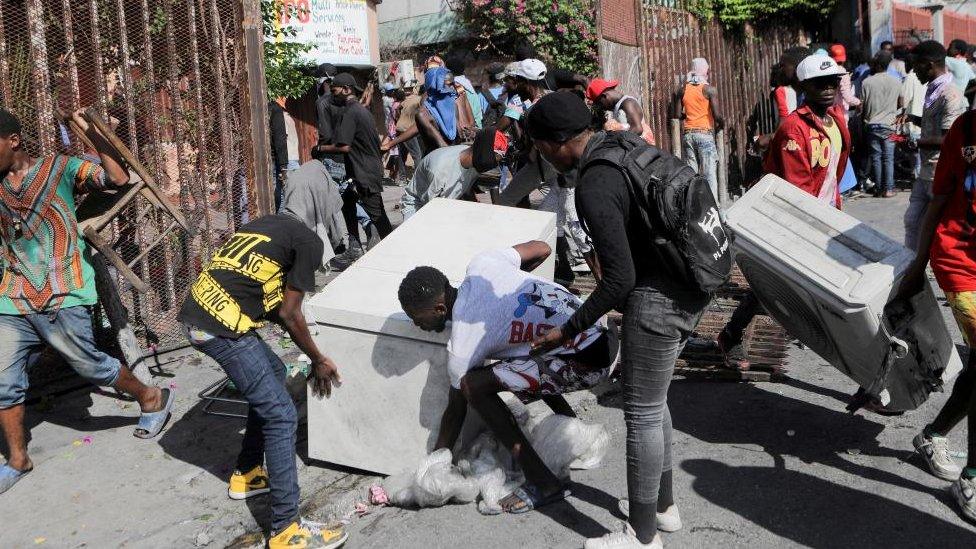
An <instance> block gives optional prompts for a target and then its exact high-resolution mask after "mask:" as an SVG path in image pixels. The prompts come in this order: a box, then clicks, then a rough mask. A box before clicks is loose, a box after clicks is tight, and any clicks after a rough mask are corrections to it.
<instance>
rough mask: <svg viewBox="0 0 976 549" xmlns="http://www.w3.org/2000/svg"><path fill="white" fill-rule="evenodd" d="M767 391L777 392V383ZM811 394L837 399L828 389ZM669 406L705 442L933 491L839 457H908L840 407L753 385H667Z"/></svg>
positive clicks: (677, 424) (680, 424)
mask: <svg viewBox="0 0 976 549" xmlns="http://www.w3.org/2000/svg"><path fill="white" fill-rule="evenodd" d="M794 383H798V384H800V385H803V386H806V385H809V384H806V383H803V382H794ZM703 385H707V387H704V386H703ZM768 387H770V388H773V389H775V385H769V386H768ZM811 387H812V386H811ZM815 392H817V393H819V394H822V395H825V396H828V397H836V396H837V395H834V394H832V393H835V392H834V391H829V390H817V391H815ZM706 393H710V398H709V403H708V405H703V402H702V399H701V395H703V394H706ZM669 405H670V407H671V420H672V423H673V425H674V428H675V429H676V430H678V431H681V432H683V433H686V434H688V435H690V436H692V437H695V438H697V439H699V440H702V441H704V442H708V443H711V444H743V445H758V446H761V447H762V450H763V452H765V453H767V454H769V455H770V456H773V457H774V458H777V459H781V458H782V457H783V456H793V457H795V458H797V459H799V460H801V461H803V462H805V463H819V464H822V465H826V466H829V467H833V468H835V469H838V470H840V471H844V472H846V473H849V474H851V475H855V476H857V477H861V478H865V479H869V480H873V481H875V482H883V483H886V484H891V485H893V486H899V487H902V488H906V489H909V490H915V491H919V492H928V493H932V492H933V489H932V488H930V487H928V486H926V485H924V484H920V483H918V482H915V481H912V480H910V479H907V478H905V477H903V476H902V475H899V474H895V473H892V472H889V471H885V470H882V469H876V468H874V467H868V466H866V465H862V464H859V463H855V462H853V461H851V460H849V459H846V458H844V457H841V455H840V454H842V453H851V454H853V455H858V456H874V457H889V458H895V459H900V460H903V459H905V458H906V457H908V455H909V454H908V453H907V452H906V451H904V450H895V449H892V448H885V447H883V446H881V445H880V444H879V442H878V435H879V434H880V433H881V432H882V431H883V430H884V429H885V425H884V424H881V423H876V422H874V421H871V420H870V419H868V418H867V417H865V416H863V415H860V414H855V415H851V414H848V413H847V412H846V411H844V410H843V409H842V408H839V407H838V409H831V408H828V407H825V406H822V405H818V404H811V403H808V402H804V401H802V400H797V399H795V398H791V397H788V396H785V395H780V394H777V393H775V392H772V391H771V390H770V391H766V390H763V389H759V388H757V387H756V386H755V385H751V384H735V385H732V384H715V383H708V384H703V383H700V382H691V381H675V382H673V383H672V384H671V393H670V399H669ZM676 461H680V456H676ZM827 484H829V483H827Z"/></svg>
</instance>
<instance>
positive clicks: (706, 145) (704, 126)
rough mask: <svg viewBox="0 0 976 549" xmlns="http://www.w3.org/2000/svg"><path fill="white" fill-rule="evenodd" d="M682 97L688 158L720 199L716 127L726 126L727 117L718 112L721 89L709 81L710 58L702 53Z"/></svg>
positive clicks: (694, 62)
mask: <svg viewBox="0 0 976 549" xmlns="http://www.w3.org/2000/svg"><path fill="white" fill-rule="evenodd" d="M678 97H679V98H680V100H679V101H677V108H678V118H680V119H682V120H684V153H685V158H684V159H685V161H686V162H688V165H689V166H691V167H692V168H693V169H694V170H695V171H697V172H698V173H700V174H703V175H704V176H705V178H706V179H708V186H709V187H710V188H711V189H712V194H713V195H715V197H716V199H718V147H717V146H716V145H715V130H717V129H721V128H722V124H723V121H722V117H721V116H719V114H718V112H719V111H718V91H716V89H715V87H714V86H710V85H708V61H705V60H704V59H702V58H701V57H697V58H695V59H693V60H692V61H691V71H690V72H688V76H687V77H686V81H685V85H684V87H683V88H682V89H681V91H679V92H678Z"/></svg>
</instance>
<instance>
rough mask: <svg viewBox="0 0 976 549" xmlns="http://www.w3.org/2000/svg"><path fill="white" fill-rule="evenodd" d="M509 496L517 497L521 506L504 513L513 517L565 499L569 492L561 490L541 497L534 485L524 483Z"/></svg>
mask: <svg viewBox="0 0 976 549" xmlns="http://www.w3.org/2000/svg"><path fill="white" fill-rule="evenodd" d="M511 495H513V496H515V497H517V498H518V499H519V500H520V501H521V502H522V504H523V505H522V506H521V507H512V508H510V509H507V510H506V511H507V512H509V513H511V514H513V515H521V514H522V513H528V512H529V511H532V510H534V509H538V508H539V507H542V506H544V505H549V504H550V503H555V502H557V501H561V500H564V499H566V496H568V495H569V490H567V489H561V490H559V491H557V492H554V493H552V494H550V495H548V496H545V497H543V495H542V493H540V492H539V488H538V487H537V486H536V485H534V484H528V483H526V484H523V485H522V486H519V487H518V488H516V489H515V490H514V491H513V492H512V493H511ZM516 505H517V504H516Z"/></svg>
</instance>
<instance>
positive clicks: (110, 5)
mask: <svg viewBox="0 0 976 549" xmlns="http://www.w3.org/2000/svg"><path fill="white" fill-rule="evenodd" d="M243 4H244V2H241V1H240V0H14V1H12V0H0V100H2V104H3V106H4V107H5V108H7V109H9V110H11V111H12V112H14V113H15V114H16V115H17V116H18V117H19V118H20V119H21V121H22V123H23V126H24V137H25V138H26V141H27V144H28V150H29V152H30V153H31V154H32V155H34V156H40V155H49V154H71V155H76V156H92V155H93V151H91V150H86V147H85V145H84V144H83V142H82V141H81V140H80V139H78V137H77V136H75V135H74V134H73V133H72V132H71V131H70V129H69V127H68V125H66V124H65V123H63V122H62V118H61V115H62V114H63V113H70V112H71V111H74V110H76V109H78V108H85V107H93V108H94V110H95V112H96V113H98V114H99V115H100V116H101V118H102V119H104V120H109V121H110V123H111V124H113V125H114V126H115V132H116V133H117V135H118V136H119V138H120V139H121V140H122V142H123V143H124V144H125V145H126V146H127V147H128V148H129V149H130V150H131V151H132V152H133V153H134V155H135V156H136V157H137V158H138V159H139V160H140V161H141V162H142V164H144V165H145V166H146V168H147V169H148V171H149V172H150V173H151V175H152V177H153V178H154V179H155V180H156V183H157V185H158V186H159V187H160V188H161V190H162V191H163V194H164V195H165V198H166V200H168V201H169V202H170V203H171V204H172V205H174V206H176V207H177V208H178V209H179V210H180V211H181V212H182V213H183V216H184V217H185V218H186V220H187V221H188V224H189V227H190V230H189V231H187V230H184V229H183V228H181V227H180V226H179V225H177V224H175V223H173V221H172V218H171V217H169V216H167V215H165V214H164V213H162V210H161V208H158V207H153V204H152V200H151V197H149V196H146V195H141V196H139V197H138V198H136V199H135V200H134V201H132V202H131V203H130V204H128V205H126V206H125V207H124V208H123V209H122V210H121V211H120V212H119V215H118V216H117V217H116V218H115V220H114V221H113V222H112V223H110V224H109V225H107V226H106V227H104V228H103V229H102V230H101V231H100V233H99V236H100V237H101V238H102V239H103V240H105V241H107V242H109V243H111V247H112V248H113V249H114V250H116V251H117V252H118V254H119V255H120V256H121V258H122V259H123V260H124V262H125V263H127V264H128V266H129V267H130V268H131V269H132V271H133V272H134V273H135V274H136V275H137V276H138V277H139V278H141V279H142V280H143V281H144V282H146V283H147V285H148V286H149V290H148V291H147V292H144V293H140V292H138V291H136V289H135V288H134V287H133V285H132V284H130V283H129V280H128V279H126V278H125V277H123V276H121V274H120V272H119V270H118V269H115V268H112V269H111V270H110V274H111V276H112V277H113V278H114V279H115V281H116V282H117V286H118V288H119V291H120V297H121V301H122V304H123V306H124V307H125V309H126V314H127V316H128V321H129V325H130V326H131V327H132V328H133V329H134V330H135V333H136V335H137V337H138V338H139V340H140V343H141V344H142V346H143V349H144V350H145V351H147V352H152V351H157V350H160V351H161V350H166V349H169V348H173V347H176V346H180V345H182V344H183V343H184V338H183V336H182V335H181V333H180V330H179V329H178V323H177V322H176V315H177V313H178V312H179V309H180V306H181V305H182V303H183V300H184V299H185V297H186V294H187V291H188V288H189V285H190V284H191V283H192V282H193V280H194V279H195V278H196V275H197V274H198V273H199V271H200V269H201V266H202V263H203V262H205V261H207V259H208V258H209V257H210V254H211V252H212V250H213V249H214V248H215V247H216V246H217V245H218V244H219V243H221V242H222V241H224V240H225V239H226V237H227V236H228V235H229V234H231V233H232V232H233V231H234V230H235V229H236V228H237V227H238V226H239V225H240V224H242V223H244V222H246V221H247V220H248V218H249V217H250V216H253V215H254V214H255V212H256V208H255V192H254V185H252V184H251V183H250V181H252V180H253V173H254V162H255V160H254V158H253V148H252V146H251V139H252V130H251V127H250V119H249V111H248V108H249V101H250V98H249V95H248V94H249V87H248V76H247V74H248V73H247V68H246V59H245V50H246V48H245V45H244V34H243V32H242V20H243V17H244V13H243V10H244V7H243ZM252 93H253V92H252ZM263 100H264V99H263V98H262V101H263ZM111 199H112V197H111V196H98V195H92V196H88V197H86V198H85V200H84V201H83V202H82V204H81V205H80V207H79V219H81V218H83V216H84V214H83V211H84V210H86V207H88V208H91V207H93V206H96V204H95V203H96V202H99V201H102V200H109V201H111ZM157 206H158V204H157ZM94 209H98V208H94ZM102 209H104V208H102ZM99 322H104V320H96V324H98V323H99Z"/></svg>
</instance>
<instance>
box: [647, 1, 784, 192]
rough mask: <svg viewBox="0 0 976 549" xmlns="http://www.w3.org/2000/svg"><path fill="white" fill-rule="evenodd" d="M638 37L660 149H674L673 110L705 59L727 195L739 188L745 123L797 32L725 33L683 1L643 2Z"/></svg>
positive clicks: (773, 28)
mask: <svg viewBox="0 0 976 549" xmlns="http://www.w3.org/2000/svg"><path fill="white" fill-rule="evenodd" d="M642 4H643V25H642V26H643V29H642V32H641V33H639V34H642V36H643V40H644V45H645V52H646V53H645V55H646V56H647V72H648V81H649V82H650V86H649V89H648V96H649V97H648V99H649V101H648V103H647V104H648V105H649V107H648V110H649V111H650V112H649V114H650V118H651V120H650V121H649V122H650V124H651V128H652V129H653V130H654V134H655V135H657V136H658V142H659V144H660V145H661V146H663V147H665V148H667V149H672V148H673V147H672V145H671V139H669V138H668V137H669V136H671V133H672V128H671V123H670V120H671V117H672V112H670V111H671V108H670V107H671V106H672V105H673V101H674V97H675V93H676V92H677V91H678V89H679V86H680V85H681V83H682V82H683V81H684V78H685V75H686V74H687V73H688V71H689V69H690V65H691V60H692V59H694V58H695V57H703V58H705V59H706V60H707V61H708V63H709V65H710V74H709V84H711V85H713V86H715V88H716V90H717V92H718V104H719V108H720V110H721V114H722V115H723V117H724V118H725V122H726V131H725V138H726V140H727V145H728V146H727V149H726V150H727V152H728V155H729V158H728V167H729V181H728V183H729V190H730V191H731V190H734V189H736V188H738V187H739V185H740V184H741V183H742V172H743V164H744V158H745V152H746V147H747V144H748V143H747V136H746V120H747V119H748V118H749V116H750V114H752V112H753V110H754V109H759V110H762V109H768V108H769V107H768V105H765V104H763V103H764V102H763V101H761V99H763V98H764V97H766V96H768V94H769V92H770V85H769V83H770V72H771V70H772V68H773V65H774V64H776V63H777V62H778V61H779V57H780V55H781V54H782V53H783V51H784V50H786V49H787V48H789V47H790V46H795V45H796V42H797V36H798V33H797V32H796V30H795V28H794V27H792V25H791V24H790V23H789V22H776V23H773V24H771V25H768V26H766V27H763V28H756V27H747V28H746V29H744V30H743V31H741V32H726V31H724V30H723V29H722V26H721V25H720V24H719V23H718V22H716V21H704V20H701V19H699V18H698V17H697V16H695V15H694V14H692V13H691V12H690V11H688V10H687V6H688V4H689V2H687V0H643V3H642Z"/></svg>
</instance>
